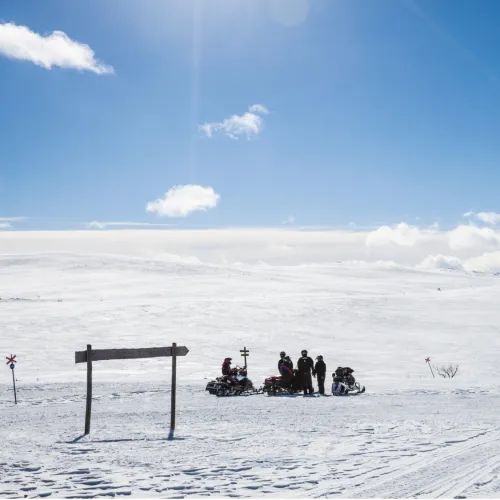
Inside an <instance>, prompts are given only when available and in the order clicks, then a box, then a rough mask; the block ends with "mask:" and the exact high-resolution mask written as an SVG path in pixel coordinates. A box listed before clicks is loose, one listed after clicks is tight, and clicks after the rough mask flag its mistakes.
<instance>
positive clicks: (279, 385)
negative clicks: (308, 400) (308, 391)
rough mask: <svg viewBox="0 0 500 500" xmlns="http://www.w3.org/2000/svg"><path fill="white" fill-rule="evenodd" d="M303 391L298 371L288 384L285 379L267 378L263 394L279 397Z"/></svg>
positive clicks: (295, 371)
mask: <svg viewBox="0 0 500 500" xmlns="http://www.w3.org/2000/svg"><path fill="white" fill-rule="evenodd" d="M301 389H302V387H301V383H300V379H299V377H298V376H297V370H294V377H293V379H292V380H291V381H290V382H289V383H288V384H287V383H285V382H284V381H283V377H275V376H272V377H267V378H266V379H265V380H264V386H263V387H262V392H263V393H264V394H267V395H268V396H277V395H280V394H281V395H284V394H296V393H297V392H300V391H301Z"/></svg>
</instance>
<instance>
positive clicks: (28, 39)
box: [0, 23, 114, 75]
mask: <svg viewBox="0 0 500 500" xmlns="http://www.w3.org/2000/svg"><path fill="white" fill-rule="evenodd" d="M2 54H3V55H4V56H6V57H8V58H10V59H19V60H23V61H30V62H32V63H33V64H36V65H37V66H41V67H42V68H45V69H52V67H54V66H59V67H61V68H73V69H77V70H80V71H92V72H94V73H97V74H98V75H106V74H110V73H113V71H114V70H113V68H112V67H111V66H108V65H107V64H103V63H102V62H99V61H98V60H96V59H95V54H94V51H93V50H92V49H91V48H90V47H89V46H88V45H86V44H84V43H80V42H76V41H74V40H72V39H71V38H69V37H68V35H66V33H64V32H62V31H53V32H52V33H50V34H47V35H45V36H43V35H39V34H38V33H34V32H33V31H31V30H30V29H29V28H28V27H27V26H18V25H16V24H13V23H7V24H0V55H2Z"/></svg>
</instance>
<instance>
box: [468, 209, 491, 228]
mask: <svg viewBox="0 0 500 500" xmlns="http://www.w3.org/2000/svg"><path fill="white" fill-rule="evenodd" d="M464 217H469V218H474V219H477V220H479V221H481V222H484V223H485V224H489V225H491V226H495V225H497V224H498V223H500V214H497V213H496V212H479V213H475V212H467V213H465V214H464Z"/></svg>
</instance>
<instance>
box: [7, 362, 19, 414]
mask: <svg viewBox="0 0 500 500" xmlns="http://www.w3.org/2000/svg"><path fill="white" fill-rule="evenodd" d="M5 359H6V360H7V363H6V364H8V365H9V368H10V370H11V371H12V385H13V387H14V404H16V405H17V393H16V376H15V374H14V370H15V368H16V363H17V361H16V355H15V354H14V355H12V354H11V355H10V357H9V356H6V357H5Z"/></svg>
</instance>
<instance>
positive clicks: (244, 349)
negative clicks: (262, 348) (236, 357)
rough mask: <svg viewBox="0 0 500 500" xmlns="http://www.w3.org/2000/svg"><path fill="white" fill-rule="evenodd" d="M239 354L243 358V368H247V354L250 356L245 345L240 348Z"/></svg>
mask: <svg viewBox="0 0 500 500" xmlns="http://www.w3.org/2000/svg"><path fill="white" fill-rule="evenodd" d="M240 352H241V355H242V356H243V357H244V358H245V369H246V368H247V356H250V351H248V350H247V348H246V347H243V349H240Z"/></svg>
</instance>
